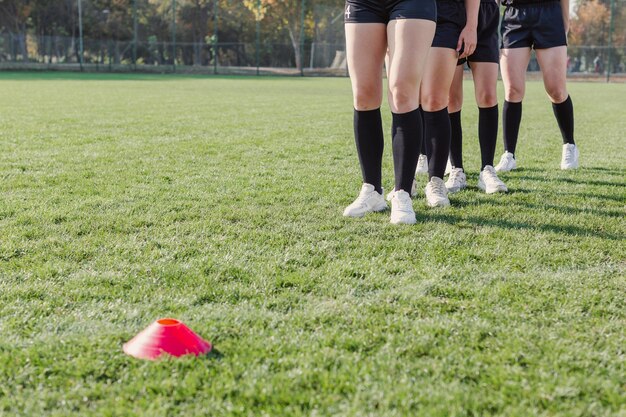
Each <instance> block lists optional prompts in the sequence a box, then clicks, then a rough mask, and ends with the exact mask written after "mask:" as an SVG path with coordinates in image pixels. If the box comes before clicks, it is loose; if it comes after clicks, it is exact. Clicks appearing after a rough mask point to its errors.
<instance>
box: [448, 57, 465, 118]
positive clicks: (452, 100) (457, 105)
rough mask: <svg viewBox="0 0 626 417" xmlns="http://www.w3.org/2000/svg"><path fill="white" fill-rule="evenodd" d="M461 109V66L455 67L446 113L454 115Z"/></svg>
mask: <svg viewBox="0 0 626 417" xmlns="http://www.w3.org/2000/svg"><path fill="white" fill-rule="evenodd" d="M462 108H463V64H461V65H457V66H456V69H455V70H454V77H453V78H452V85H450V94H449V95H448V111H449V112H450V113H456V112H458V111H460V110H461V109H462Z"/></svg>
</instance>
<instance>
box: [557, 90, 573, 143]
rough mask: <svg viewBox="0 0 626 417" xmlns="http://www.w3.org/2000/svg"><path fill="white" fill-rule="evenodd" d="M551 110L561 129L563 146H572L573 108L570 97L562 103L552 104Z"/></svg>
mask: <svg viewBox="0 0 626 417" xmlns="http://www.w3.org/2000/svg"><path fill="white" fill-rule="evenodd" d="M552 110H553V111H554V117H556V121H557V123H558V124H559V129H561V136H562V137H563V144H566V143H571V144H574V106H573V105H572V99H571V98H570V96H567V100H565V101H564V102H562V103H559V104H554V103H552Z"/></svg>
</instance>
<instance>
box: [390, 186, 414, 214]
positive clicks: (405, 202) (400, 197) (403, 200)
mask: <svg viewBox="0 0 626 417" xmlns="http://www.w3.org/2000/svg"><path fill="white" fill-rule="evenodd" d="M393 197H394V198H393V201H394V202H395V204H394V208H395V209H397V210H400V211H405V212H408V211H412V210H413V202H412V201H411V197H410V196H408V193H406V195H405V194H400V193H399V192H397V191H396V192H395V193H394V196H393Z"/></svg>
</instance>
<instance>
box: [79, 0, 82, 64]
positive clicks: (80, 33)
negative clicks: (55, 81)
mask: <svg viewBox="0 0 626 417" xmlns="http://www.w3.org/2000/svg"><path fill="white" fill-rule="evenodd" d="M78 60H79V62H80V70H81V71H82V70H83V8H82V6H81V0H78Z"/></svg>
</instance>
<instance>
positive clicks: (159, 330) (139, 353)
mask: <svg viewBox="0 0 626 417" xmlns="http://www.w3.org/2000/svg"><path fill="white" fill-rule="evenodd" d="M123 348H124V352H125V353H126V354H127V355H130V356H134V357H135V358H139V359H150V360H154V359H156V358H158V357H159V356H161V355H162V354H163V353H169V354H170V355H172V356H175V357H179V356H183V355H189V354H193V355H196V356H198V355H203V354H205V353H208V352H210V351H211V348H212V346H211V344H210V343H209V342H207V341H206V340H203V339H202V338H201V337H200V336H198V335H197V334H195V333H194V332H193V331H192V330H191V329H190V328H189V327H187V326H185V324H184V323H182V322H180V321H178V320H176V319H160V320H157V321H155V322H154V323H152V324H151V325H150V326H148V327H146V328H145V329H144V330H143V331H142V332H141V333H139V334H138V335H137V336H135V337H133V338H132V339H131V340H130V341H128V343H125V344H124V346H123Z"/></svg>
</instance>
